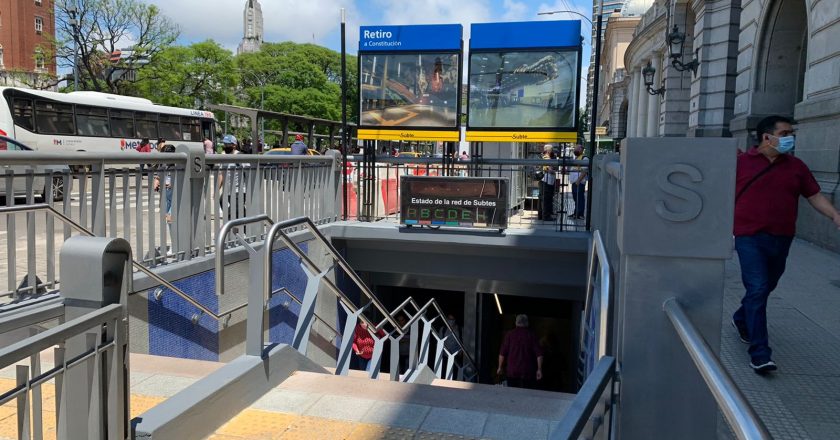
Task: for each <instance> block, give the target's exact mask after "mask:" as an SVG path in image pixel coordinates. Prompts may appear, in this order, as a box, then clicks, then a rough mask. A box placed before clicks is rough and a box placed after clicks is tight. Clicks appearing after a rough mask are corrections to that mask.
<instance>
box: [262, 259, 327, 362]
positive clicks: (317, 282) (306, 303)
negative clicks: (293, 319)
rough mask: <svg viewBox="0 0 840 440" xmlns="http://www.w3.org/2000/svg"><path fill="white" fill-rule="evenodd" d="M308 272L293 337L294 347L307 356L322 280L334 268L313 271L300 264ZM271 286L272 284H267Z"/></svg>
mask: <svg viewBox="0 0 840 440" xmlns="http://www.w3.org/2000/svg"><path fill="white" fill-rule="evenodd" d="M267 252H268V250H267ZM300 267H301V269H303V272H304V273H305V274H306V291H305V292H304V294H303V302H302V303H301V305H300V313H299V314H298V320H297V324H296V325H295V335H294V339H292V348H294V349H295V350H297V351H299V352H300V353H301V354H302V355H304V356H306V349H307V348H308V347H309V334H310V332H311V331H312V323H313V322H314V321H315V304H316V301H317V299H318V291H319V288H320V287H321V280H322V279H324V277H325V276H326V275H327V274H328V273H329V272H330V271H331V270H332V267H329V268H327V270H325V271H323V272H321V273H312V272H310V270H309V268H307V267H306V265H304V264H303V263H301V265H300ZM267 288H271V286H267Z"/></svg>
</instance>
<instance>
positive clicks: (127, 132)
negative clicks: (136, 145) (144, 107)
mask: <svg viewBox="0 0 840 440" xmlns="http://www.w3.org/2000/svg"><path fill="white" fill-rule="evenodd" d="M111 136H113V137H119V138H129V139H133V138H135V137H136V136H135V135H134V112H132V111H128V110H114V109H111Z"/></svg>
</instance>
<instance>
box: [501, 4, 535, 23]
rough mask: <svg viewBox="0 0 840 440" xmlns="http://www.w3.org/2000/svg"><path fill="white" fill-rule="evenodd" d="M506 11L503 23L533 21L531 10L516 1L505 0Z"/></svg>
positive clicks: (503, 5)
mask: <svg viewBox="0 0 840 440" xmlns="http://www.w3.org/2000/svg"><path fill="white" fill-rule="evenodd" d="M502 7H503V8H504V9H505V13H504V15H502V21H525V20H532V19H533V12H532V11H531V8H530V7H528V5H526V4H525V3H522V2H518V1H515V0H505V1H504V3H503V4H502Z"/></svg>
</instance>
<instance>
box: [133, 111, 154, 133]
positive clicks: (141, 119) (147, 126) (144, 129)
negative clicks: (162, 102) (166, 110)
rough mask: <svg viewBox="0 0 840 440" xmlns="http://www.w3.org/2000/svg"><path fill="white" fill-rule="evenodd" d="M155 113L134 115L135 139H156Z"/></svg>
mask: <svg viewBox="0 0 840 440" xmlns="http://www.w3.org/2000/svg"><path fill="white" fill-rule="evenodd" d="M157 119H158V115H157V113H137V114H135V115H134V120H135V122H136V123H137V137H139V138H149V139H157V138H158V127H157V122H158V121H157Z"/></svg>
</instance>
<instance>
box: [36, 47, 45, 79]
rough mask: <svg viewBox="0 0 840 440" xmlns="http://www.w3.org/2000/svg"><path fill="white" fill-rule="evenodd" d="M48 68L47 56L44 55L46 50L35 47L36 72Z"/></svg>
mask: <svg viewBox="0 0 840 440" xmlns="http://www.w3.org/2000/svg"><path fill="white" fill-rule="evenodd" d="M46 70H47V57H46V56H44V52H43V51H42V50H41V49H40V48H39V49H35V71H36V72H39V73H40V72H44V71H46Z"/></svg>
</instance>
